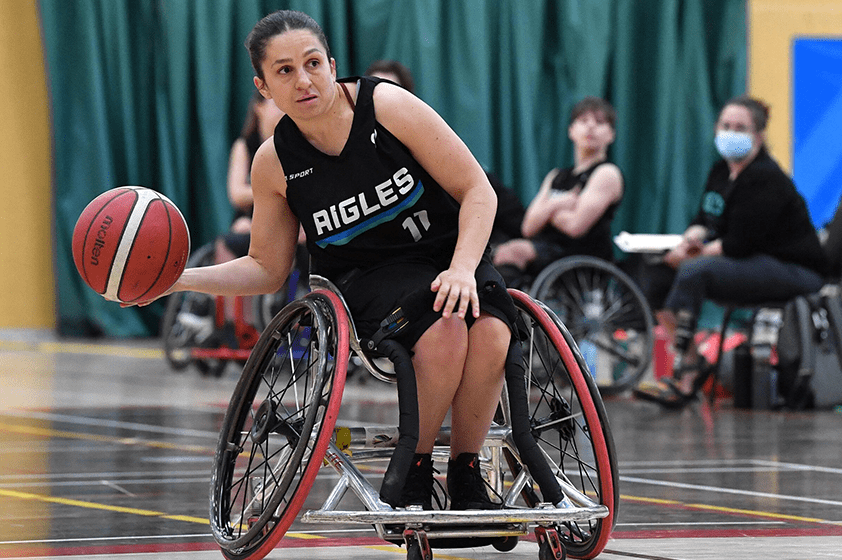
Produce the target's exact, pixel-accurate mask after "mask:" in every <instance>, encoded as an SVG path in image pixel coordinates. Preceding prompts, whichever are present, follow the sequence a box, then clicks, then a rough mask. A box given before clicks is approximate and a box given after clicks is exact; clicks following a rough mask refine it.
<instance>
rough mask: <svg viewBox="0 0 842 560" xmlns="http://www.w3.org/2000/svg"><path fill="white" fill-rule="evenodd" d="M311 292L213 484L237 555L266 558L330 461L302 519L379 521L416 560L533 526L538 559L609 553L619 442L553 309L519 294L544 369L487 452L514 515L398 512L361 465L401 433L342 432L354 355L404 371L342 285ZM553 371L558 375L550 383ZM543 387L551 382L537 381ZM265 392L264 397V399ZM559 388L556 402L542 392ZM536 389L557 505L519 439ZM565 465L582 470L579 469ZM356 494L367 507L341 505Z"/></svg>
mask: <svg viewBox="0 0 842 560" xmlns="http://www.w3.org/2000/svg"><path fill="white" fill-rule="evenodd" d="M311 287H312V288H313V291H312V292H311V293H309V294H307V295H306V296H304V297H302V298H299V299H298V300H296V301H294V302H293V303H291V304H289V305H288V306H287V307H285V308H284V309H283V310H281V312H279V313H278V315H276V317H275V318H274V319H273V320H272V322H271V323H270V324H269V325H268V326H267V328H266V329H265V330H264V333H263V335H261V338H260V340H259V341H258V343H257V344H256V345H255V348H254V350H253V352H252V354H251V356H250V357H249V360H248V362H247V363H246V366H245V368H244V370H243V376H242V377H241V379H240V383H239V384H238V386H237V389H236V390H235V394H234V396H233V397H232V399H231V403H230V405H229V408H228V411H227V413H226V417H225V421H224V422H223V427H222V430H221V433H220V440H219V445H218V448H217V453H216V457H215V461H214V471H213V476H212V482H211V489H210V509H211V515H210V520H211V528H212V531H213V534H214V537H215V538H216V540H217V542H218V544H219V545H220V547H221V549H222V552H223V554H224V555H225V556H226V557H228V558H231V559H241V560H257V559H259V558H262V557H263V556H265V555H266V554H268V553H269V552H270V551H271V550H272V549H273V548H274V547H275V546H276V545H277V543H278V542H279V541H280V540H281V538H282V537H283V534H284V533H285V532H286V531H287V530H288V529H289V527H290V525H291V524H292V522H293V521H294V519H295V518H296V516H297V514H298V512H299V511H300V509H301V508H302V507H303V505H304V501H305V499H306V497H307V494H308V493H309V489H310V487H311V486H312V484H313V481H314V479H315V477H316V474H317V472H318V471H319V468H320V467H321V466H322V465H323V464H327V465H330V466H331V467H332V468H333V469H334V471H336V473H338V475H339V480H338V482H337V483H336V484H335V486H334V487H333V489H332V490H331V491H330V493H329V495H328V497H327V498H326V499H325V501H324V503H323V505H322V506H321V507H320V508H318V509H312V510H308V511H307V512H305V513H304V515H303V516H302V518H301V521H302V522H305V523H306V522H313V523H316V522H325V521H330V522H347V523H362V524H370V525H373V526H374V528H375V530H376V532H377V535H378V536H379V537H380V538H382V539H384V540H386V541H388V542H392V543H396V544H403V543H405V544H406V545H407V557H408V558H409V560H421V559H425V560H429V559H431V558H432V551H431V548H432V546H434V545H436V544H438V545H440V546H448V547H451V546H452V547H456V546H479V545H488V544H491V545H493V546H494V547H495V548H497V549H498V550H511V548H513V547H514V545H515V544H516V543H517V538H518V537H520V536H523V535H526V534H528V531H529V527H530V526H534V531H535V535H536V537H537V539H538V543H539V560H549V559H555V560H561V559H563V558H565V557H566V554H567V553H568V552H570V554H571V556H573V557H577V558H593V557H594V556H596V555H597V554H599V552H600V551H601V550H602V549H603V548H604V546H605V544H606V542H607V540H608V537H609V535H610V531H611V528H612V527H613V524H614V521H615V519H616V508H617V503H618V501H619V493H618V489H617V472H616V460H615V453H614V447H613V440H612V438H611V434H610V428H609V426H608V421H607V417H606V414H605V410H604V407H603V405H602V401H601V399H600V396H599V392H598V390H597V389H596V385H595V384H594V382H593V380H592V379H591V377H590V376H589V375H587V374H583V371H586V370H585V365H584V359H583V358H582V356H581V354H580V353H579V352H578V349H577V348H576V345H575V342H574V341H573V339H572V337H571V336H570V334H569V332H567V330H566V328H565V327H564V325H563V324H562V323H561V322H560V321H558V319H557V318H556V317H554V315H553V314H552V312H551V311H549V310H548V309H547V308H546V307H544V306H543V305H542V304H540V303H539V302H537V301H535V300H533V299H532V298H530V297H529V296H527V295H526V294H524V293H522V292H519V291H516V290H510V293H511V294H512V296H513V297H514V299H515V301H516V304H517V307H518V313H519V317H520V318H519V323H518V328H519V329H521V328H522V329H524V330H526V331H529V329H532V331H531V332H530V333H528V334H526V335H523V336H526V337H527V338H528V340H529V351H528V352H526V353H524V356H523V358H522V362H523V364H525V365H526V366H527V367H529V368H533V366H535V367H534V369H530V371H529V372H527V375H526V378H524V377H521V378H520V380H521V381H524V382H526V383H525V387H526V393H519V392H518V391H522V389H517V388H514V389H513V388H512V387H513V386H512V385H511V383H510V381H511V380H509V379H507V389H506V390H504V392H503V395H502V396H501V405H500V407H499V408H498V418H497V419H496V421H495V423H493V424H492V427H491V429H490V430H489V433H488V436H487V438H486V442H485V446H484V447H483V452H482V453H481V463H482V467H483V470H484V472H485V473H486V475H487V477H488V479H489V481H490V482H489V485H490V487H491V488H492V489H493V490H494V492H495V493H496V494H497V495H498V496H500V497H501V498H502V500H501V501H502V506H501V509H497V510H485V511H477V510H473V511H451V510H428V511H424V510H421V509H420V508H417V507H408V508H393V507H392V506H390V505H388V504H387V503H385V502H384V501H383V500H382V499H381V497H380V495H379V494H378V492H377V491H376V490H375V488H374V487H373V486H372V484H371V483H370V482H369V481H368V480H367V479H366V478H365V477H364V476H363V474H362V473H361V471H360V469H359V468H357V465H358V464H361V463H363V462H369V461H385V460H388V459H389V458H390V456H391V454H392V448H393V447H394V445H395V443H396V441H397V440H398V436H399V429H398V428H395V427H380V426H378V427H347V426H346V427H343V426H340V427H335V423H336V420H337V417H338V412H339V407H340V403H341V393H342V389H343V387H344V380H345V373H346V370H347V364H348V361H349V358H350V353H351V352H354V353H355V354H356V355H357V356H358V357H359V358H360V359H361V360H362V362H363V363H364V364H365V366H366V368H367V369H369V371H371V373H372V374H373V375H375V377H378V378H379V379H383V380H386V381H393V380H394V378H395V374H394V372H391V371H388V368H383V367H380V365H379V363H378V360H375V359H373V358H371V356H370V355H369V353H367V352H366V351H365V349H364V348H363V346H362V344H361V343H360V340H359V339H358V338H357V336H356V330H355V328H354V324H353V320H352V318H351V317H349V316H348V314H347V306H346V305H345V303H344V300H343V299H342V296H341V294H340V293H339V291H338V290H337V289H336V288H335V286H333V285H332V284H331V283H330V282H329V281H327V280H326V279H323V278H320V277H316V276H312V277H311ZM521 322H522V323H523V324H521ZM526 354H528V356H527V355H526ZM296 355H298V358H300V362H297V361H296V359H297V358H296ZM562 372H563V373H562ZM311 374H312V376H311ZM541 376H544V377H546V380H545V381H541V379H540V378H541ZM562 376H563V378H562ZM507 378H508V374H507ZM556 379H558V383H557V382H556ZM299 381H301V384H300V385H301V390H299V389H298V385H299V383H298V382H299ZM541 383H545V385H544V386H542V387H538V385H539V384H541ZM562 383H563V385H564V386H563V389H562V390H559V386H560V384H562ZM533 384H534V385H535V386H534V387H533ZM263 385H266V388H265V390H266V395H267V396H266V398H265V399H262V398H261V397H260V396H258V393H259V391H260V389H261V388H262V387H263ZM516 385H518V383H515V386H516ZM547 388H549V394H550V396H547V393H546V392H542V391H546V389H547ZM293 389H294V390H293ZM536 389H540V390H538V391H536V394H537V395H538V396H537V400H536V403H537V404H534V410H528V414H529V415H531V416H532V417H531V418H528V424H527V425H528V431H529V432H530V433H531V435H532V437H534V438H535V440H536V442H537V441H538V440H540V441H541V443H542V445H543V447H542V446H538V449H539V450H540V451H539V453H540V457H541V460H542V461H546V466H549V471H548V472H551V477H552V479H553V481H551V483H550V484H549V485H550V486H551V485H552V484H556V485H557V487H558V488H560V490H561V494H562V498H561V499H559V500H557V501H556V502H555V503H552V502H547V501H544V500H543V499H541V498H539V497H538V495H537V493H536V490H535V488H534V486H535V482H538V484H539V486H540V490H541V493H542V494H546V493H548V490H547V489H546V488H544V484H543V482H545V481H537V480H536V479H534V478H533V476H532V474H531V469H530V465H529V464H528V463H529V460H527V462H526V463H525V462H524V461H523V459H522V458H521V455H520V453H519V450H518V447H517V445H516V442H515V439H516V438H517V435H513V433H514V429H513V425H515V424H517V423H518V422H519V421H520V422H521V423H520V424H519V426H523V425H525V424H523V422H525V421H526V420H527V419H525V418H521V419H520V420H518V418H520V417H519V416H518V417H517V418H513V416H516V415H517V414H518V412H517V411H520V414H523V415H525V414H524V411H525V410H526V409H524V408H522V407H521V405H518V404H517V403H514V402H513V401H512V400H511V399H512V398H514V399H516V400H518V402H519V400H520V399H521V395H522V394H526V395H528V396H533V395H532V393H531V392H530V391H533V390H536ZM522 400H524V401H526V400H527V399H526V398H523V399H522ZM533 400H534V399H533ZM288 403H289V404H288ZM513 404H515V408H514V409H513V408H512V405H513ZM527 404H528V407H532V406H533V403H524V406H525V405H527ZM528 407H527V408H528ZM513 412H515V414H513ZM539 412H540V414H541V416H540V417H539V416H538V414H539ZM545 433H546V434H549V436H558V444H557V445H556V444H555V443H548V442H550V441H551V439H550V437H548V436H546V435H545ZM449 436H450V432H449V429H447V428H443V429H442V431H441V432H440V434H439V438H438V441H437V443H436V449H435V451H434V456H437V457H440V456H443V455H445V454H446V453H447V450H446V448H445V447H444V446H446V445H447V444H448V442H449ZM580 452H581V455H582V456H580ZM556 456H557V457H558V458H555V457H556ZM565 461H567V462H568V463H572V467H570V466H569V465H568V466H567V467H566V466H565ZM504 465H505V466H507V467H508V469H509V471H510V472H509V473H507V472H506V471H505V469H504ZM533 467H534V465H533ZM506 474H510V475H511V480H510V481H507V480H505V478H506ZM577 481H578V484H577V483H576V482H577ZM558 488H557V489H558ZM348 490H351V491H352V493H353V494H354V495H356V497H357V498H358V499H359V502H360V503H361V504H362V506H363V507H364V508H365V509H364V510H340V509H337V508H338V506H339V505H340V502H341V501H342V499H343V497H345V495H346V494H347V492H348ZM589 494H591V495H589ZM592 495H595V497H592Z"/></svg>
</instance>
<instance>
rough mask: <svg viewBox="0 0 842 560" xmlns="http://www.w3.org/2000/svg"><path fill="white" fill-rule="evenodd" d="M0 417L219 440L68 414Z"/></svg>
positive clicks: (193, 432)
mask: <svg viewBox="0 0 842 560" xmlns="http://www.w3.org/2000/svg"><path fill="white" fill-rule="evenodd" d="M2 416H9V417H13V418H27V419H30V420H49V421H51V422H64V423H65V424H79V425H82V426H102V427H107V428H121V429H127V430H134V431H136V432H149V433H154V434H167V435H174V436H187V437H202V438H209V439H213V440H216V439H218V438H219V432H211V431H207V430H193V429H189V428H168V427H166V426H156V425H154V424H142V423H139V422H122V421H119V420H108V419H106V418H91V417H88V416H76V415H69V414H56V413H53V412H40V411H36V410H31V411H11V412H7V413H3V415H2Z"/></svg>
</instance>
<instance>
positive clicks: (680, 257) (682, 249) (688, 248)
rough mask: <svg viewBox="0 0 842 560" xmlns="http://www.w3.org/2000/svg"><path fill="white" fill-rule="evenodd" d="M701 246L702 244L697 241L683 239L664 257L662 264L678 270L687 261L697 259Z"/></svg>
mask: <svg viewBox="0 0 842 560" xmlns="http://www.w3.org/2000/svg"><path fill="white" fill-rule="evenodd" d="M703 245H704V243H702V241H701V240H699V239H695V238H687V237H685V238H684V239H683V240H682V241H681V243H679V244H678V245H676V246H675V247H674V248H673V249H671V250H670V251H669V252H667V254H666V255H664V262H665V263H666V264H668V265H669V266H671V267H672V268H678V267H679V265H680V264H681V263H682V262H684V261H686V260H687V259H692V258H694V257H698V256H699V255H700V254H701V253H702V246H703Z"/></svg>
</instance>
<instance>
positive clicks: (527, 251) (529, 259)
mask: <svg viewBox="0 0 842 560" xmlns="http://www.w3.org/2000/svg"><path fill="white" fill-rule="evenodd" d="M615 121H616V114H615V112H614V108H613V107H612V106H611V105H610V104H609V103H608V102H607V101H604V100H602V99H599V98H596V97H586V98H585V99H583V100H582V101H580V102H579V103H577V104H576V105H575V106H574V107H573V110H572V111H571V114H570V123H569V126H568V129H567V134H568V136H569V137H570V140H571V141H572V142H573V149H574V163H573V166H572V167H568V168H565V169H553V170H552V171H550V172H549V173H548V174H547V176H546V177H545V178H544V181H543V182H542V183H541V188H540V189H539V191H538V194H537V195H536V196H535V198H534V199H533V200H532V202H531V203H530V204H529V206H528V207H527V209H526V214H525V216H524V219H523V223H522V224H521V234H522V236H523V238H520V239H513V240H511V241H508V242H506V243H503V244H502V245H500V246H498V247H497V249H496V250H495V252H494V265H495V266H496V267H497V268H498V270H499V271H500V273H501V274H502V275H503V277H504V278H505V280H506V283H507V284H508V285H509V286H510V287H523V286H525V285H526V283H527V282H528V281H529V279H531V278H534V276H535V275H537V274H538V273H539V272H540V271H541V270H542V269H543V268H545V267H547V265H549V264H550V263H552V262H553V261H555V260H558V259H560V258H562V257H566V256H569V255H592V256H595V257H600V258H603V259H606V260H612V256H613V251H614V249H613V244H612V240H611V220H612V218H613V217H614V212H615V210H616V209H617V206H618V205H619V204H620V201H621V200H622V198H623V174H622V173H621V172H620V169H619V168H618V167H617V166H616V165H614V164H613V163H611V162H609V161H608V147H609V146H610V145H611V144H612V143H613V142H614V139H615Z"/></svg>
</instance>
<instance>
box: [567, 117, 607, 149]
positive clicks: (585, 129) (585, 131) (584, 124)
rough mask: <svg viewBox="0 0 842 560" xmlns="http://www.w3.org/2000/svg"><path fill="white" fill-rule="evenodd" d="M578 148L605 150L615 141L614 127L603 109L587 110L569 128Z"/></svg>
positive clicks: (568, 131)
mask: <svg viewBox="0 0 842 560" xmlns="http://www.w3.org/2000/svg"><path fill="white" fill-rule="evenodd" d="M567 133H568V136H570V140H571V141H572V142H573V145H574V146H576V148H577V149H584V150H588V151H595V150H604V149H607V148H608V146H609V145H610V144H611V143H612V142H613V141H614V129H613V128H612V127H611V124H610V123H609V122H608V119H607V118H606V117H605V114H604V113H603V112H602V111H586V112H584V113H582V114H581V115H579V116H578V117H576V119H575V120H574V121H573V122H572V123H571V124H570V128H568V130H567Z"/></svg>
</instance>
